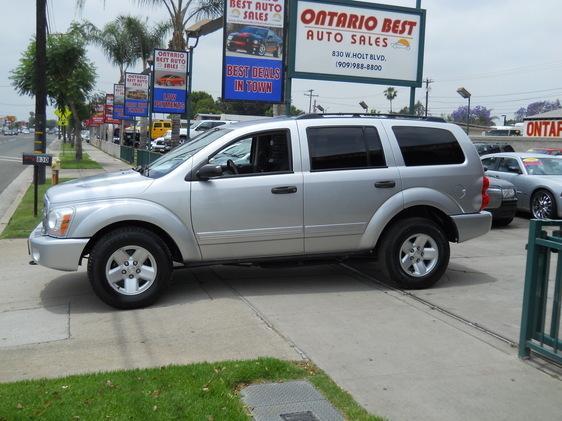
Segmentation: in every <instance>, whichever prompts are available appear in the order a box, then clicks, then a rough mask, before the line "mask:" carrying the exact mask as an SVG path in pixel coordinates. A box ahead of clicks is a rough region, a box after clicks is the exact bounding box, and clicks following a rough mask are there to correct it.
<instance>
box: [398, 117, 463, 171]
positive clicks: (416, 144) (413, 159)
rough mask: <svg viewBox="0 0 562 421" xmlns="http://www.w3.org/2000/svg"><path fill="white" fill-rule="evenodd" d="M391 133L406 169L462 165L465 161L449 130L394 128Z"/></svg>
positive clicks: (411, 127)
mask: <svg viewBox="0 0 562 421" xmlns="http://www.w3.org/2000/svg"><path fill="white" fill-rule="evenodd" d="M392 131H393V132H394V135H395V136H396V140H397V141H398V146H400V151H401V152H402V156H403V157H404V163H405V164H406V166H407V167H414V166H424V165H451V164H462V163H463V162H464V160H465V157H464V153H463V151H462V148H461V146H460V145H459V142H458V141H457V139H456V137H455V136H454V135H453V133H451V132H450V131H449V130H445V129H437V128H433V127H414V126H395V127H393V128H392Z"/></svg>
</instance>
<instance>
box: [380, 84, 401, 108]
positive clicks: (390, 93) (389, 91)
mask: <svg viewBox="0 0 562 421" xmlns="http://www.w3.org/2000/svg"><path fill="white" fill-rule="evenodd" d="M383 94H384V96H385V97H386V99H388V101H389V102H390V114H392V100H393V99H394V98H396V97H397V96H398V91H397V90H396V89H394V88H393V87H392V86H389V87H388V88H386V89H385V90H384V91H383Z"/></svg>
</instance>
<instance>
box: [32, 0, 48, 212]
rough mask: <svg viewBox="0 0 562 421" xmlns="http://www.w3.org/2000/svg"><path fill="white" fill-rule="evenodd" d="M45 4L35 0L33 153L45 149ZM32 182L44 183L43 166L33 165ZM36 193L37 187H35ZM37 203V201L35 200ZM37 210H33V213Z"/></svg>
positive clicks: (41, 0) (43, 0) (40, 0)
mask: <svg viewBox="0 0 562 421" xmlns="http://www.w3.org/2000/svg"><path fill="white" fill-rule="evenodd" d="M46 67H47V4H46V0H37V3H36V22H35V87H36V92H35V143H34V144H33V152H34V153H45V152H46V151H47V136H46V134H45V129H46V127H45V125H46V120H47V115H46V108H47V75H46ZM33 174H34V184H35V185H36V186H37V184H45V167H44V166H38V165H35V168H34V173H33ZM35 195H37V189H35ZM35 203H37V201H35ZM36 213H37V210H35V214H36Z"/></svg>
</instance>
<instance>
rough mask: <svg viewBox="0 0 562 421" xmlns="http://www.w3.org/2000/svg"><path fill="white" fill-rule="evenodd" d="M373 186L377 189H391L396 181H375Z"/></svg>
mask: <svg viewBox="0 0 562 421" xmlns="http://www.w3.org/2000/svg"><path fill="white" fill-rule="evenodd" d="M375 187H376V188H377V189H391V188H393V187H396V182H395V181H393V180H386V181H377V182H376V183H375Z"/></svg>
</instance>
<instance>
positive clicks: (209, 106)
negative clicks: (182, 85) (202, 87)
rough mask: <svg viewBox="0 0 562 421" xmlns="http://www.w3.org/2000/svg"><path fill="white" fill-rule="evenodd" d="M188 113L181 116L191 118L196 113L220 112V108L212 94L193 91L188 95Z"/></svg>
mask: <svg viewBox="0 0 562 421" xmlns="http://www.w3.org/2000/svg"><path fill="white" fill-rule="evenodd" d="M187 101H188V110H189V113H188V114H183V115H182V116H181V118H189V119H190V120H193V119H194V118H195V116H196V115H197V114H220V113H221V109H220V107H219V106H218V104H217V102H216V101H215V100H214V99H213V97H212V95H210V94H209V93H207V92H204V91H193V92H191V94H190V95H189V98H188V99H187Z"/></svg>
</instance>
